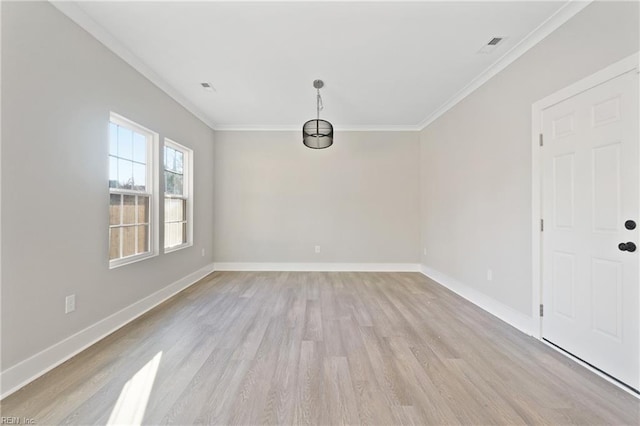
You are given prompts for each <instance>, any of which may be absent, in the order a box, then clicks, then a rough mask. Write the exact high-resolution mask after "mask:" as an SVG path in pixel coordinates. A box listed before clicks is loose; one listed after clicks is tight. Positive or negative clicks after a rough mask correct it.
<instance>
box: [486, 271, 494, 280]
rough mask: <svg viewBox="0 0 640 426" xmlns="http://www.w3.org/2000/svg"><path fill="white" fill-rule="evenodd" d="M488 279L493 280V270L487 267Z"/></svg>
mask: <svg viewBox="0 0 640 426" xmlns="http://www.w3.org/2000/svg"><path fill="white" fill-rule="evenodd" d="M487 281H493V270H492V269H487Z"/></svg>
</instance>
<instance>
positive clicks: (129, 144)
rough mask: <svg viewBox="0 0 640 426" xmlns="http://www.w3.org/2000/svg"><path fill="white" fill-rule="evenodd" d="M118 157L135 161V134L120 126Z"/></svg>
mask: <svg viewBox="0 0 640 426" xmlns="http://www.w3.org/2000/svg"><path fill="white" fill-rule="evenodd" d="M118 157H120V158H127V159H129V160H131V159H133V132H132V131H131V130H129V129H126V128H124V127H120V126H118Z"/></svg>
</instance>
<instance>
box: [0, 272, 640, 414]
mask: <svg viewBox="0 0 640 426" xmlns="http://www.w3.org/2000/svg"><path fill="white" fill-rule="evenodd" d="M158 359H159V363H157V370H154V368H153V366H154V364H153V360H155V361H158ZM136 373H139V374H137V375H136ZM127 382H129V384H128V385H127ZM141 383H142V384H141ZM151 384H152V386H151ZM147 385H148V386H147ZM145 386H146V388H148V389H150V392H146V391H145V389H146V388H145ZM127 392H128V393H127ZM134 393H136V394H137V396H136V398H137V399H136V398H132V396H131V395H133V394H134ZM121 394H122V395H123V397H122V398H120V402H123V401H124V402H127V401H135V402H136V404H134V407H138V408H140V407H142V408H144V407H145V404H144V396H145V395H147V394H148V401H147V403H146V410H145V411H144V418H143V423H145V424H185V425H186V424H196V423H198V424H241V425H253V424H322V425H336V424H358V423H362V424H372V425H392V424H420V425H423V424H510V425H511V424H630V425H638V424H640V401H639V400H638V399H635V398H634V397H632V396H631V395H628V394H626V393H625V392H623V391H621V390H619V389H617V388H616V387H615V386H613V385H611V384H610V383H608V382H607V381H605V380H603V379H601V378H600V377H598V376H596V375H594V374H593V373H591V372H589V371H587V370H586V369H584V368H583V367H581V366H579V365H578V364H576V363H574V362H572V361H571V360H569V359H567V358H565V357H564V356H562V355H560V354H558V353H557V352H556V351H554V350H552V349H550V348H549V347H547V346H545V345H543V344H542V343H540V342H538V341H537V340H535V339H533V338H531V337H527V336H525V335H523V334H521V333H520V332H518V331H516V330H515V329H513V328H511V327H510V326H508V325H506V324H505V323H503V322H501V321H500V320H498V319H496V318H494V317H492V316H491V315H489V314H487V313H485V312H483V311H482V310H480V309H479V308H477V307H475V306H474V305H472V304H470V303H469V302H467V301H465V300H464V299H461V298H460V297H458V296H457V295H455V294H453V293H451V292H450V291H448V290H446V289H445V288H443V287H441V286H439V285H437V284H435V283H434V282H432V281H430V280H429V279H427V278H425V277H424V276H422V275H420V274H417V273H338V272H336V273H323V272H216V273H213V274H211V275H209V276H208V277H206V278H205V279H203V280H202V281H201V282H200V283H198V284H196V285H194V286H192V287H190V288H189V289H187V290H185V291H184V292H182V293H180V294H179V295H177V296H175V297H174V298H172V299H170V300H169V301H167V302H165V303H164V304H162V305H161V306H159V307H158V308H156V309H154V310H152V311H150V312H149V313H147V314H146V315H144V316H142V317H141V318H139V319H138V320H136V321H134V322H132V323H131V324H128V325H127V326H125V327H123V328H122V329H120V330H119V331H117V332H115V333H113V334H112V335H110V336H108V337H107V338H105V339H104V340H102V341H100V342H99V343H97V344H96V345H94V346H92V347H90V348H89V349H87V350H86V351H84V352H82V353H80V354H79V355H77V356H76V357H74V358H72V359H70V360H69V361H67V362H66V363H64V364H63V365H61V366H60V367H58V368H56V369H54V370H52V371H51V372H49V373H48V374H46V375H45V376H43V377H41V378H40V379H38V380H36V381H35V382H33V383H31V384H29V385H28V386H26V387H25V388H23V389H21V390H20V391H18V392H16V393H15V394H13V395H11V396H9V397H8V398H6V399H5V400H4V401H2V403H1V408H2V416H19V417H27V418H32V419H34V420H35V421H36V422H37V424H40V425H42V424H60V423H62V424H96V423H97V424H105V423H107V422H108V421H109V419H112V420H113V419H114V417H112V415H113V416H114V415H115V414H113V413H114V412H115V411H117V412H118V413H126V407H125V408H124V409H123V408H122V404H119V405H118V407H119V408H118V409H114V407H116V405H117V404H116V402H117V401H118V399H119V397H120V395H121ZM140 394H143V395H142V397H141V396H140ZM127 395H128V396H127ZM125 396H127V397H126V398H125ZM125 405H126V404H125ZM140 415H141V413H138V416H140ZM133 418H135V417H131V418H130V419H133ZM139 418H140V417H139ZM120 420H121V421H123V420H122V419H120ZM125 422H127V421H126V420H125Z"/></svg>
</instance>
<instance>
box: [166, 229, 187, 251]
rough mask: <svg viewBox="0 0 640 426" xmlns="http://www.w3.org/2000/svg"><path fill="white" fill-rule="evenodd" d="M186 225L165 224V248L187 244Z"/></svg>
mask: <svg viewBox="0 0 640 426" xmlns="http://www.w3.org/2000/svg"><path fill="white" fill-rule="evenodd" d="M185 230H186V225H185V224H184V223H165V225H164V247H165V248H168V247H174V246H178V245H180V244H184V243H186V242H187V233H186V232H185Z"/></svg>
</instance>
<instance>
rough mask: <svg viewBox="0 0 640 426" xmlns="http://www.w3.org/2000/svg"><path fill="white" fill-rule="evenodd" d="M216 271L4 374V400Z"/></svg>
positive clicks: (0, 394) (178, 284)
mask: <svg viewBox="0 0 640 426" xmlns="http://www.w3.org/2000/svg"><path fill="white" fill-rule="evenodd" d="M213 271H214V267H213V264H209V265H207V266H205V267H204V268H201V269H199V270H197V271H195V272H192V273H191V274H189V275H187V276H186V277H184V278H181V279H179V280H177V281H175V282H174V283H172V284H170V285H168V286H166V287H165V288H163V289H161V290H158V291H156V292H155V293H153V294H151V295H149V296H147V297H145V298H144V299H142V300H139V301H137V302H135V303H133V304H131V305H129V306H127V307H126V308H124V309H122V310H120V311H118V312H116V313H114V314H112V315H110V316H108V317H107V318H104V319H103V320H100V321H98V322H97V323H95V324H93V325H91V326H89V327H87V328H85V329H84V330H81V331H79V332H78V333H76V334H74V335H73V336H70V337H67V338H66V339H64V340H62V341H60V342H58V343H56V344H54V345H52V346H50V347H48V348H47V349H45V350H43V351H41V352H39V353H37V354H35V355H33V356H31V357H30V358H27V359H25V360H24V361H21V362H19V363H18V364H16V365H14V366H12V367H10V368H8V369H6V370H4V371H2V372H1V373H0V384H1V385H2V389H1V390H0V399H3V398H5V397H7V396H9V395H10V394H12V393H13V392H15V391H17V390H18V389H20V388H22V387H23V386H24V385H26V384H27V383H29V382H32V381H33V380H35V379H37V378H38V377H40V376H42V375H43V374H45V373H46V372H48V371H50V370H52V369H53V368H55V367H57V366H58V365H60V364H62V363H63V362H65V361H66V360H68V359H69V358H71V357H73V356H74V355H76V354H78V353H79V352H81V351H83V350H85V349H86V348H88V347H89V346H91V345H93V344H94V343H96V342H97V341H99V340H101V339H103V338H104V337H106V336H108V335H109V334H111V333H113V332H114V331H116V330H117V329H119V328H121V327H123V326H124V325H126V324H128V323H130V322H131V321H133V320H134V319H136V318H138V317H139V316H140V315H142V314H144V313H145V312H147V311H149V310H151V309H153V308H154V307H156V306H157V305H159V304H160V303H162V302H164V301H165V300H167V299H169V298H170V297H171V296H173V295H175V294H176V293H179V292H180V291H182V290H184V289H185V288H187V287H189V286H191V285H192V284H195V283H196V282H197V281H198V280H200V279H201V278H204V277H205V276H207V275H208V274H210V273H211V272H213Z"/></svg>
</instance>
